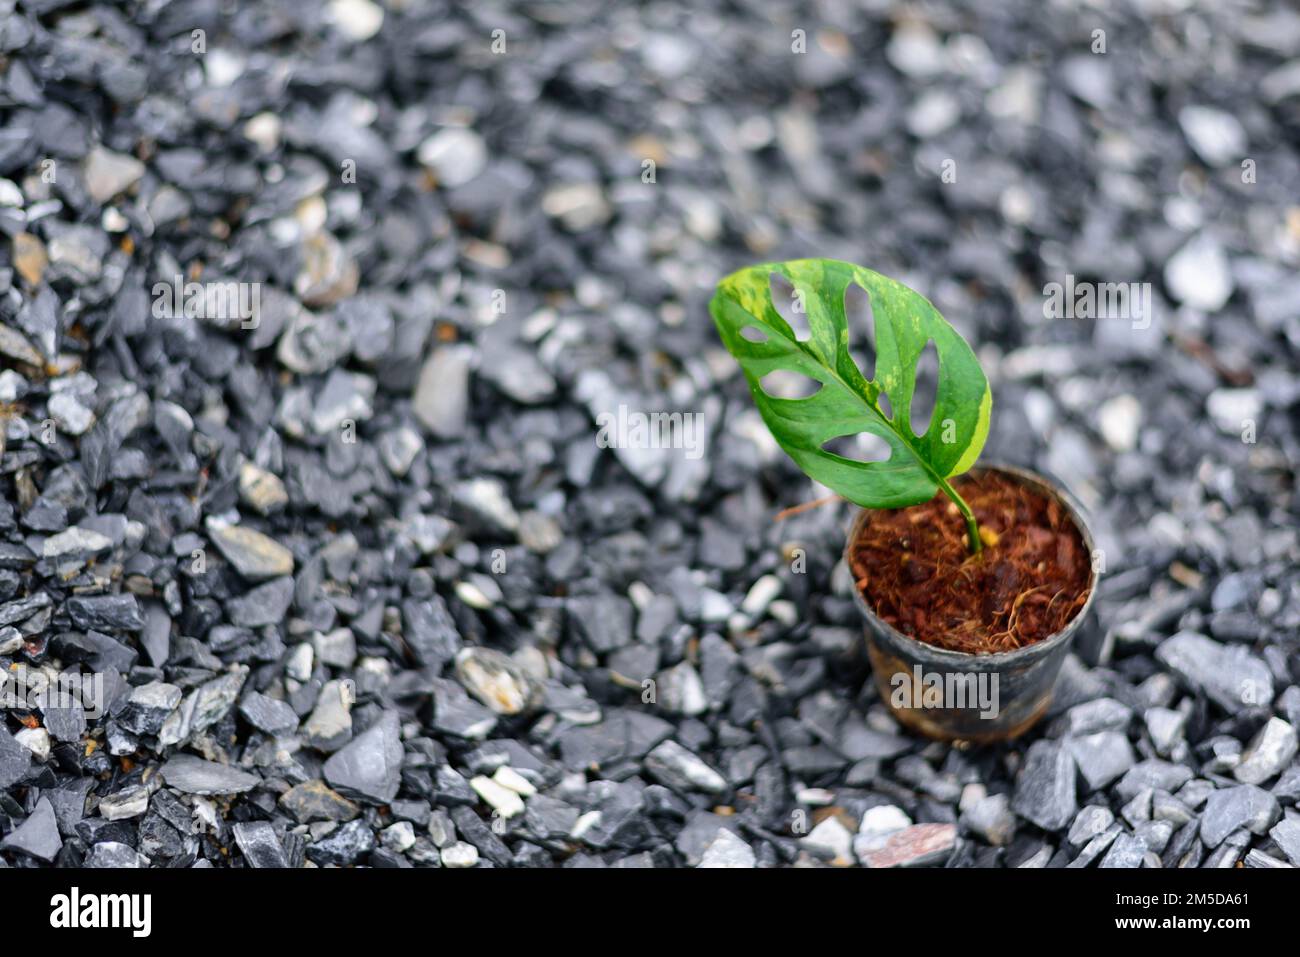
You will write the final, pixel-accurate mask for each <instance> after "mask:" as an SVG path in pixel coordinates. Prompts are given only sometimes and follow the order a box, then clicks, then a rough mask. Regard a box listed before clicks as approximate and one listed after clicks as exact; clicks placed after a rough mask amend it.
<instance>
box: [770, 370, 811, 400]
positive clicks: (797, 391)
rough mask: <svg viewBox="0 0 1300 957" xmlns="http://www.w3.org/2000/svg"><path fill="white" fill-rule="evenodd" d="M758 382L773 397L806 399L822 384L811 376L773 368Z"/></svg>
mask: <svg viewBox="0 0 1300 957" xmlns="http://www.w3.org/2000/svg"><path fill="white" fill-rule="evenodd" d="M758 384H759V385H760V386H761V387H762V389H763V391H764V392H766V393H767V394H768V395H770V396H771V397H772V398H774V399H807V398H808V397H810V396H813V395H816V394H817V390H818V389H820V388H821V387H822V384H821V383H820V382H818V381H817V380H816V379H814V378H812V377H811V376H806V375H803V374H802V373H799V372H791V371H790V370H789V369H774V370H773V371H771V372H769V373H768V374H767V375H765V376H763V377H762V378H761V379H759V380H758Z"/></svg>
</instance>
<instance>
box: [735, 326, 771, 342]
mask: <svg viewBox="0 0 1300 957" xmlns="http://www.w3.org/2000/svg"><path fill="white" fill-rule="evenodd" d="M740 338H742V339H744V340H745V341H746V342H767V333H766V332H764V331H763V330H762V329H760V328H758V326H745V327H744V328H743V329H741V330H740Z"/></svg>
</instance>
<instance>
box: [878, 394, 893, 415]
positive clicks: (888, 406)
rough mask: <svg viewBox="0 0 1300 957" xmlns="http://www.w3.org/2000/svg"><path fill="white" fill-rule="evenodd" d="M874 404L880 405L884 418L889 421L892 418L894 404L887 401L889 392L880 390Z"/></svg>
mask: <svg viewBox="0 0 1300 957" xmlns="http://www.w3.org/2000/svg"><path fill="white" fill-rule="evenodd" d="M876 405H878V406H880V411H881V412H883V413H885V418H887V419H889V420H890V421H891V422H892V421H893V420H894V406H893V404H892V403H891V402H890V401H889V393H888V392H882V393H880V395H878V396H876Z"/></svg>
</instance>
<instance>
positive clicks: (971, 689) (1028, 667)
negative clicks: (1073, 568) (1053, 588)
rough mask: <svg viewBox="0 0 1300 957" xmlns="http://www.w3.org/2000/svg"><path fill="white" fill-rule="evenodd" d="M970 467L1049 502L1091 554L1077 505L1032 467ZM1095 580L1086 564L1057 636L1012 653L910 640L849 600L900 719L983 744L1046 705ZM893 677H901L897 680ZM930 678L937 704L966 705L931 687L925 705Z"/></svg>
mask: <svg viewBox="0 0 1300 957" xmlns="http://www.w3.org/2000/svg"><path fill="white" fill-rule="evenodd" d="M971 472H972V473H974V474H980V473H985V472H999V473H1001V474H1003V475H1006V476H1008V477H1009V478H1011V479H1014V480H1015V481H1017V482H1020V483H1021V484H1023V485H1027V486H1029V487H1031V488H1032V489H1034V490H1035V491H1037V492H1040V493H1041V494H1043V495H1045V496H1047V497H1049V498H1052V499H1055V500H1056V501H1057V502H1059V503H1060V505H1061V506H1062V507H1063V508H1064V509H1065V512H1066V514H1067V515H1069V516H1070V519H1071V521H1073V522H1074V524H1075V526H1076V527H1077V528H1078V529H1079V534H1080V536H1081V537H1082V538H1083V544H1084V548H1085V549H1086V550H1087V552H1088V553H1089V554H1092V552H1093V549H1094V544H1093V538H1092V532H1091V531H1090V530H1089V528H1088V525H1087V523H1086V522H1085V521H1084V520H1083V516H1082V514H1081V507H1080V506H1079V505H1078V503H1077V502H1075V501H1074V500H1073V498H1072V497H1071V496H1070V495H1069V494H1068V493H1067V492H1065V491H1064V490H1063V489H1061V488H1058V487H1057V486H1055V485H1053V484H1051V483H1049V482H1048V481H1046V480H1045V479H1043V478H1041V477H1039V476H1037V475H1035V474H1034V473H1032V472H1027V471H1025V470H1024V469H1018V468H1014V467H1012V466H1007V465H990V466H986V467H984V468H976V469H972V470H971ZM871 515H872V511H871V510H869V509H863V510H862V511H860V512H859V513H858V516H857V518H856V519H855V520H854V522H853V527H852V530H851V531H850V532H849V537H848V542H847V544H846V545H845V547H844V561H845V563H846V564H848V565H849V567H850V568H852V562H851V559H850V555H851V554H852V550H853V543H854V542H855V541H857V539H858V536H859V534H861V532H862V529H863V528H865V527H866V525H867V523H868V522H870V521H871ZM1097 577H1098V576H1097V569H1096V565H1095V563H1093V564H1092V571H1091V574H1090V576H1089V579H1088V599H1087V601H1086V602H1085V603H1084V606H1083V608H1081V609H1080V610H1079V613H1078V614H1077V615H1075V616H1074V618H1072V619H1070V622H1069V623H1068V624H1067V625H1066V626H1065V627H1064V628H1062V629H1061V630H1060V631H1058V632H1057V633H1056V634H1054V635H1052V636H1051V637H1049V638H1045V639H1043V640H1042V641H1039V642H1035V643H1034V644H1032V645H1027V646H1025V647H1024V648H1017V649H1016V650H1015V651H1005V652H999V653H997V654H991V655H972V654H969V653H967V652H964V651H949V650H947V649H944V648H938V647H936V646H934V645H930V644H926V643H925V642H923V641H917V640H916V639H915V638H912V637H909V636H908V635H905V634H903V633H902V632H900V631H898V630H897V629H895V628H894V627H893V626H891V625H889V624H887V623H886V622H884V621H883V620H882V619H881V618H879V617H878V616H877V615H876V613H875V612H874V611H873V610H872V609H871V607H870V606H869V605H868V604H867V601H866V598H865V596H864V595H863V594H862V591H861V589H859V588H857V587H855V588H854V589H853V597H854V600H855V601H856V602H857V605H858V608H859V609H860V610H861V611H862V617H863V618H865V619H866V621H867V657H868V658H869V659H870V660H871V670H872V673H873V675H874V676H875V680H876V688H877V689H878V690H879V691H880V697H881V698H882V699H883V700H884V701H885V703H886V704H888V705H889V708H890V710H891V711H893V713H894V717H895V718H897V719H898V721H899V722H900V723H901V724H903V725H905V726H906V727H908V728H911V729H912V730H914V731H918V732H920V733H921V734H924V735H926V736H927V737H931V738H938V739H940V740H945V741H953V740H963V741H972V742H988V741H1002V740H1006V739H1008V738H1014V737H1016V736H1018V735H1020V734H1022V733H1023V732H1024V731H1026V730H1027V729H1028V728H1029V727H1030V726H1031V725H1033V724H1034V722H1036V721H1037V720H1038V719H1039V718H1041V717H1042V716H1043V714H1044V713H1045V712H1046V711H1047V707H1048V705H1049V704H1050V703H1051V700H1052V687H1053V686H1054V685H1055V684H1056V676H1057V673H1058V672H1059V671H1060V670H1061V663H1062V662H1063V661H1064V660H1065V656H1066V654H1067V653H1068V651H1069V649H1070V642H1071V641H1072V640H1073V639H1074V636H1075V635H1076V634H1078V632H1079V631H1080V629H1082V628H1083V627H1084V623H1085V622H1086V621H1087V620H1088V618H1089V617H1090V615H1091V613H1092V605H1093V600H1094V599H1095V598H1096V595H1097ZM896 675H902V676H903V677H901V678H896V677H895V676H896ZM936 680H937V681H938V682H939V684H938V686H937V687H939V688H944V689H947V690H948V692H949V693H948V695H947V696H946V699H945V700H944V701H943V703H944V704H951V703H954V702H957V703H960V701H961V698H960V695H961V694H963V693H964V696H965V706H951V707H944V706H934V704H935V703H934V700H933V692H932V693H931V701H930V702H929V703H927V702H926V700H925V692H926V690H927V688H930V689H933V688H935V687H936V684H935V683H936ZM927 704H928V705H929V706H927Z"/></svg>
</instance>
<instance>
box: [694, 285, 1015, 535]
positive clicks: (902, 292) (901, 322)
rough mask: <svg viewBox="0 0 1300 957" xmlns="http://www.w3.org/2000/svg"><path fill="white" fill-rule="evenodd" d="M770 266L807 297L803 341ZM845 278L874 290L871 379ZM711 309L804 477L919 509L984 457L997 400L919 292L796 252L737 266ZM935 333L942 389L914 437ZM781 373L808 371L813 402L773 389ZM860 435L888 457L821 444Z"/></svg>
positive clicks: (864, 502) (869, 500)
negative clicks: (769, 388) (920, 372)
mask: <svg viewBox="0 0 1300 957" xmlns="http://www.w3.org/2000/svg"><path fill="white" fill-rule="evenodd" d="M773 274H776V275H780V276H784V277H785V278H786V279H788V280H789V281H790V283H791V284H792V285H793V286H794V289H795V292H796V296H797V297H798V298H799V299H800V300H801V301H802V304H803V306H804V310H805V313H806V316H807V319H808V327H809V333H810V334H809V336H808V338H807V339H806V340H805V341H799V339H798V338H797V337H796V335H795V333H794V331H793V330H792V329H791V328H790V325H789V324H788V323H787V322H786V321H785V319H783V318H782V317H781V314H780V313H779V312H777V309H776V306H775V305H774V304H773V302H772V294H771V277H772V275H773ZM850 283H857V284H858V285H859V286H861V287H862V288H863V289H865V290H866V291H867V293H868V294H869V295H870V297H871V311H872V316H873V317H874V320H875V330H876V342H875V351H876V369H875V375H876V378H875V379H872V380H868V379H867V378H866V377H865V376H864V375H863V373H862V370H860V369H859V368H858V366H857V364H856V363H855V362H854V361H853V359H852V357H850V355H849V329H848V320H847V319H846V317H845V310H844V295H845V292H846V291H847V290H848V288H849V284H850ZM709 312H710V314H712V316H713V321H714V322H715V323H716V324H717V327H718V333H719V334H720V335H721V336H722V341H723V344H724V345H726V347H727V350H728V351H729V352H730V353H731V354H732V355H733V356H735V357H736V359H737V360H738V361H739V362H740V366H741V368H742V369H743V370H744V373H745V378H746V379H747V380H748V381H749V388H750V391H751V392H752V393H753V395H754V401H755V402H756V403H757V405H758V411H759V412H760V413H761V414H762V416H763V421H764V422H766V423H767V427H768V429H769V430H770V431H771V433H772V435H773V437H774V438H775V439H776V440H777V442H779V443H780V445H781V448H783V449H785V451H786V452H787V453H788V454H789V456H790V457H791V458H792V459H794V461H795V463H796V464H797V465H798V466H799V467H800V468H801V469H803V471H804V472H805V473H807V474H808V476H809V477H810V478H812V479H814V480H816V481H818V482H820V483H821V484H823V485H825V486H827V487H828V488H830V489H832V490H833V491H835V492H838V493H839V494H840V495H843V496H844V497H845V498H846V499H848V500H849V501H851V502H854V503H856V504H858V505H861V506H863V507H864V508H900V507H902V506H906V505H916V504H919V503H920V502H925V501H929V500H930V499H931V498H932V497H933V496H934V494H935V492H936V491H938V490H939V489H941V488H942V489H943V490H944V491H945V492H947V493H948V494H949V495H952V496H953V497H954V501H959V499H957V498H956V496H955V493H953V492H952V490H951V487H950V486H949V485H948V483H947V480H948V479H949V478H951V477H952V476H954V475H959V474H961V473H962V472H965V471H966V470H967V469H969V468H970V467H971V466H972V465H974V464H975V460H976V459H977V458H978V457H979V454H980V450H981V449H982V448H983V447H984V440H985V439H986V438H987V437H988V432H989V411H990V409H991V408H992V405H993V396H992V393H991V392H990V391H989V384H988V380H987V379H986V378H985V377H984V372H983V371H982V370H981V369H980V367H979V362H978V361H977V360H976V358H975V353H973V352H972V351H971V348H970V346H969V345H967V344H966V340H965V339H963V338H962V337H961V335H960V334H959V333H958V332H957V330H955V329H954V328H953V327H952V326H950V325H949V324H948V322H947V320H946V319H944V318H943V316H941V315H939V312H938V310H936V309H935V308H934V306H932V305H931V304H930V303H929V301H928V300H926V299H925V297H923V296H921V295H919V294H918V293H916V292H913V291H912V290H911V289H908V288H907V287H906V286H904V285H903V284H902V283H899V282H896V281H894V280H893V279H890V278H888V277H887V276H882V275H880V274H879V273H877V272H873V271H871V270H870V269H864V268H862V267H861V266H855V265H853V264H852V263H846V262H838V261H835V260H831V259H797V260H791V261H790V262H783V263H766V264H763V265H758V266H750V267H748V268H747V269H742V270H740V271H739V272H735V273H732V274H731V275H730V276H728V277H727V278H725V279H723V280H722V282H720V283H719V284H718V289H717V292H716V293H715V294H714V296H713V299H712V301H711V302H710V303H709ZM750 329H752V330H757V332H752V331H751V332H747V335H748V336H749V338H746V335H743V334H742V331H745V330H750ZM753 339H762V341H751V340H753ZM931 341H933V342H934V345H935V351H936V352H937V353H938V357H939V385H938V393H937V395H936V396H935V404H934V412H933V414H932V415H931V416H930V425H929V427H928V428H927V430H926V432H925V434H924V435H916V434H915V433H914V432H913V431H912V427H911V423H910V418H909V417H910V410H911V405H912V394H913V392H914V391H915V389H916V365H917V362H918V361H919V360H920V358H921V354H922V352H924V350H925V348H926V345H927V344H928V343H929V342H931ZM777 370H784V371H787V372H793V373H798V374H800V375H804V376H808V377H810V378H812V379H815V380H817V382H819V383H821V386H820V387H819V388H818V389H817V391H816V392H815V393H814V394H813V395H811V396H809V397H808V398H802V399H784V398H778V397H776V396H772V395H768V393H766V392H765V391H763V388H762V385H761V382H760V380H761V379H762V378H763V377H764V376H766V375H767V374H768V373H770V372H774V371H777ZM881 393H884V394H885V395H887V396H888V398H889V409H890V410H892V416H891V415H889V414H887V413H886V410H885V409H882V407H881V402H880V395H881ZM860 432H870V433H871V434H873V435H877V436H879V437H880V438H882V439H884V440H885V441H886V442H887V443H889V447H890V455H889V458H888V459H887V460H886V461H882V462H858V461H854V460H852V459H847V458H844V457H842V456H840V455H836V454H835V453H833V452H829V451H827V450H826V449H824V448H823V446H824V445H825V444H826V443H827V442H828V441H830V440H831V439H834V438H837V437H839V436H844V435H856V434H858V433H860ZM961 504H964V503H961ZM964 511H965V509H963V512H964ZM972 521H973V520H972ZM975 547H978V544H976V545H975Z"/></svg>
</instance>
